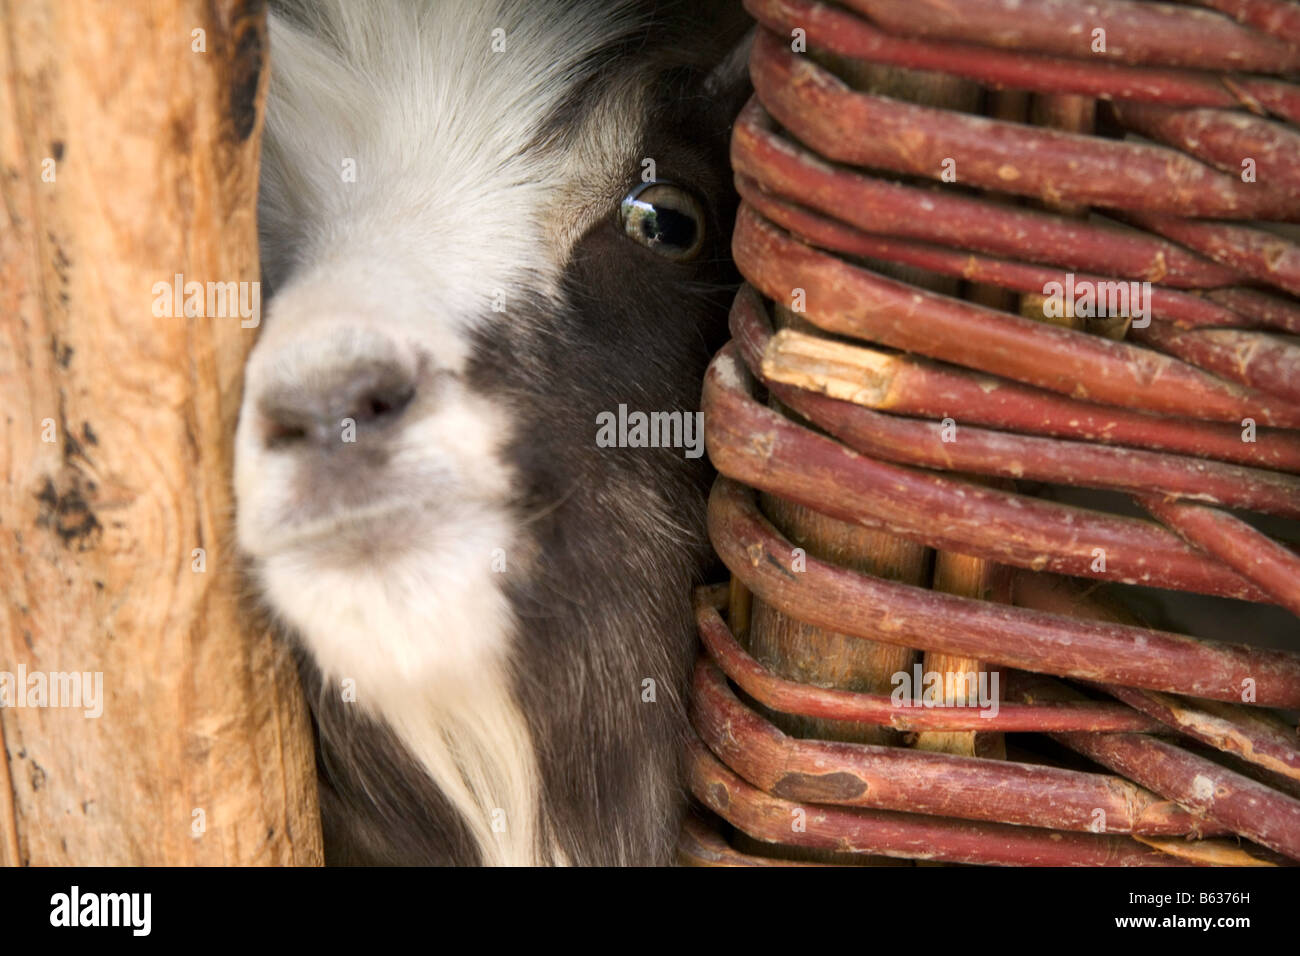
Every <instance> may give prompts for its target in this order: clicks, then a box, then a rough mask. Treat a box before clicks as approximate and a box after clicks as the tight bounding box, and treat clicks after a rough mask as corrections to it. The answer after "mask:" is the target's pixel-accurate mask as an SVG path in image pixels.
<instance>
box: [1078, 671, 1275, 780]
mask: <svg viewBox="0 0 1300 956" xmlns="http://www.w3.org/2000/svg"><path fill="white" fill-rule="evenodd" d="M1101 689H1102V690H1105V691H1107V692H1108V693H1111V694H1114V695H1115V696H1116V697H1118V698H1119V699H1120V700H1122V701H1124V703H1126V704H1128V705H1129V706H1130V707H1132V708H1134V709H1135V710H1137V711H1140V712H1141V713H1143V714H1146V715H1148V716H1150V717H1154V718H1156V719H1157V720H1159V721H1161V722H1162V723H1164V724H1166V725H1167V726H1169V727H1170V728H1171V729H1173V730H1176V731H1178V732H1179V733H1181V734H1185V735H1186V736H1188V737H1192V738H1193V739H1195V740H1199V741H1201V743H1204V744H1208V745H1209V746H1211V747H1214V748H1215V749H1216V750H1222V751H1224V752H1225V753H1230V754H1233V755H1234V756H1237V757H1240V758H1241V759H1242V760H1244V761H1247V762H1248V763H1253V764H1255V765H1257V766H1260V767H1263V768H1265V769H1266V770H1269V771H1272V772H1273V773H1276V774H1281V775H1282V776H1284V777H1288V778H1290V779H1291V780H1296V781H1300V749H1297V747H1296V735H1295V731H1294V730H1292V729H1291V728H1290V727H1285V725H1283V726H1281V727H1279V726H1276V724H1275V723H1274V722H1271V721H1268V720H1266V719H1264V718H1263V716H1260V717H1256V716H1255V715H1251V714H1246V713H1240V714H1232V715H1229V714H1225V713H1223V712H1222V711H1223V710H1227V709H1229V708H1230V707H1231V706H1232V705H1223V704H1211V705H1208V706H1206V707H1202V706H1200V705H1198V704H1197V702H1195V701H1185V700H1182V699H1181V698H1178V697H1171V696H1169V695H1168V694H1158V693H1156V692H1155V691H1150V690H1135V689H1133V688H1131V687H1103V688H1101ZM1211 708H1213V709H1211ZM1242 710H1244V708H1242ZM1252 718H1254V719H1252Z"/></svg>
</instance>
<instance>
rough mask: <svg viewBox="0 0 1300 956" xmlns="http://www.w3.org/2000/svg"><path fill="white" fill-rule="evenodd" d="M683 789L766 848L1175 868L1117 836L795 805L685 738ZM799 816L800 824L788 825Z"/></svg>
mask: <svg viewBox="0 0 1300 956" xmlns="http://www.w3.org/2000/svg"><path fill="white" fill-rule="evenodd" d="M687 750H688V758H687V759H688V774H689V779H690V787H691V792H692V793H694V794H695V796H696V798H697V799H698V800H699V801H700V802H701V803H702V804H704V806H705V807H707V808H708V809H710V810H712V811H713V812H714V813H716V814H717V815H718V816H720V817H722V818H723V819H724V820H726V821H727V822H728V823H730V824H731V825H732V826H734V827H736V828H737V829H739V830H741V831H742V832H744V833H747V834H749V835H750V836H751V837H753V838H754V839H757V840H762V841H764V842H767V843H782V844H786V845H787V846H802V847H810V848H813V849H821V850H834V851H838V852H848V853H860V854H867V855H871V856H892V857H902V858H904V859H908V858H919V859H924V860H938V861H940V862H945V863H969V864H975V865H985V866H1180V865H1183V864H1182V863H1181V861H1179V860H1178V859H1177V858H1176V857H1173V856H1169V855H1167V854H1164V853H1161V852H1159V851H1158V850H1153V849H1151V848H1149V847H1146V846H1143V845H1142V844H1141V843H1138V842H1137V841H1136V840H1133V839H1131V838H1129V837H1123V836H1105V835H1101V834H1092V833H1068V832H1066V833H1061V832H1057V831H1054V830H1045V829H1040V828H1038V827H1021V826H1011V825H1009V824H1005V823H975V822H972V821H969V820H951V819H947V818H944V817H927V816H921V815H919V814H912V813H897V812H894V811H890V810H861V809H856V808H849V807H831V806H825V805H821V804H813V805H803V804H799V803H795V802H794V801H791V800H783V799H781V798H780V797H774V796H771V795H770V794H766V793H763V791H761V790H759V789H758V788H757V787H755V786H753V785H751V784H749V783H747V782H746V781H745V780H743V779H742V778H741V777H740V776H739V775H737V774H736V773H734V772H733V771H731V770H729V769H728V768H727V767H726V765H724V764H723V763H722V762H721V761H719V760H718V758H717V757H715V756H713V754H712V753H710V752H709V749H708V748H707V747H705V746H704V744H702V743H701V742H700V741H699V740H694V739H693V740H691V741H690V743H689V744H688V747H687ZM801 819H802V822H803V826H802V827H801V828H796V827H795V826H793V825H792V824H794V823H795V822H796V821H799V820H801Z"/></svg>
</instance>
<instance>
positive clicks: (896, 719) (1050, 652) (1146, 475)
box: [681, 0, 1300, 866]
mask: <svg viewBox="0 0 1300 956" xmlns="http://www.w3.org/2000/svg"><path fill="white" fill-rule="evenodd" d="M747 6H748V8H749V9H750V11H751V13H753V14H754V16H756V17H757V18H758V20H759V21H760V23H761V24H762V29H761V30H760V33H759V36H758V38H757V41H756V43H755V46H754V50H753V54H752V59H751V72H752V75H753V78H754V83H755V89H756V95H755V97H754V99H753V100H752V101H751V103H750V104H749V106H748V107H747V108H746V109H745V110H744V112H743V113H742V115H741V116H740V118H739V119H738V121H737V124H736V130H735V135H734V139H733V146H732V156H733V163H734V166H735V172H736V180H737V184H738V186H739V189H740V191H741V194H742V196H743V199H744V203H743V205H742V208H741V212H740V215H739V219H738V222H737V228H736V235H735V240H734V250H735V255H736V260H737V263H738V265H739V267H740V269H741V271H742V273H743V274H744V276H745V277H746V279H747V280H748V283H749V284H748V285H747V286H745V287H744V288H743V289H742V291H741V293H740V295H739V296H738V298H737V299H736V302H735V305H734V308H733V311H732V321H731V328H732V335H733V340H732V342H731V343H730V344H728V345H727V347H726V348H725V349H724V350H723V351H722V352H721V353H720V354H719V355H718V356H717V358H716V359H715V360H714V362H713V364H712V366H711V368H710V370H709V373H708V376H707V380H706V383H705V396H704V401H705V414H706V426H707V441H708V447H709V452H710V455H711V457H712V460H713V462H714V463H715V465H716V466H717V468H718V470H719V471H720V472H721V474H722V477H720V479H719V481H718V483H717V485H716V486H715V488H714V491H713V495H712V499H711V503H710V516H709V517H710V531H711V536H712V540H713V543H714V546H715V548H716V549H717V552H718V554H719V555H720V556H721V557H722V559H723V560H724V562H725V563H726V564H727V566H728V567H729V568H730V570H731V572H732V574H733V579H732V583H731V586H730V589H729V590H727V589H716V588H715V589H706V590H702V591H701V592H700V595H699V599H698V602H697V604H698V620H699V627H700V634H701V637H702V639H703V643H704V645H705V647H706V649H707V653H708V656H707V657H706V658H702V659H701V662H700V665H699V667H698V668H697V673H696V686H695V693H696V697H695V704H694V722H695V727H696V730H697V731H698V734H699V741H697V742H696V744H695V746H694V748H693V750H692V756H691V785H692V789H693V791H694V793H695V796H696V797H697V799H698V800H699V802H700V803H701V804H703V805H704V806H705V807H707V808H708V810H709V811H712V813H713V814H716V815H717V816H718V817H721V818H722V819H724V820H725V821H726V822H727V823H728V824H729V825H730V827H731V828H733V829H731V830H729V831H725V832H727V833H728V834H729V836H724V830H725V828H723V829H719V828H718V827H717V826H716V825H714V824H715V823H716V821H713V822H712V823H711V822H710V821H708V820H706V819H705V818H704V816H703V815H701V816H698V817H693V818H692V820H691V821H690V822H689V823H688V825H687V828H686V830H685V832H684V834H683V839H682V844H681V855H682V858H683V860H684V861H686V862H693V863H702V864H727V865H743V864H774V863H789V862H792V861H794V860H802V861H808V860H813V861H816V862H854V861H857V862H861V861H864V860H865V861H870V862H886V861H889V860H898V859H904V860H906V859H915V860H937V861H946V862H955V863H975V864H1002V865H1017V864H1058V865H1059V864H1067V865H1094V864H1126V865H1157V866H1158V865H1167V864H1185V863H1188V862H1195V863H1228V864H1268V863H1285V862H1286V861H1287V860H1288V859H1290V860H1300V799H1297V797H1300V747H1298V746H1297V736H1296V727H1295V725H1294V713H1292V714H1290V715H1288V713H1287V711H1294V710H1296V709H1300V654H1297V653H1295V651H1296V650H1300V637H1298V638H1297V641H1296V643H1295V645H1294V646H1293V647H1292V648H1291V649H1288V650H1274V649H1265V648H1261V647H1256V646H1250V645H1248V644H1247V643H1244V642H1243V643H1240V644H1232V643H1218V642H1212V641H1208V640H1201V639H1196V638H1193V637H1189V636H1185V635H1181V634H1175V633H1170V632H1166V631H1160V630H1153V629H1150V628H1147V627H1144V626H1142V624H1141V623H1140V622H1138V621H1137V620H1136V619H1135V618H1133V617H1131V616H1130V615H1129V613H1128V612H1127V611H1125V610H1124V609H1123V608H1122V607H1121V606H1119V605H1118V604H1115V603H1114V602H1108V601H1106V600H1103V599H1102V598H1101V597H1100V596H1099V595H1098V594H1095V593H1093V592H1094V591H1096V590H1097V587H1096V585H1097V582H1105V583H1106V584H1107V585H1118V586H1120V588H1121V590H1122V588H1123V586H1126V585H1145V586H1150V587H1158V588H1162V589H1167V590H1170V591H1183V592H1197V593H1200V594H1207V595H1214V596H1218V597H1224V598H1235V599H1238V600H1239V601H1240V602H1242V603H1240V604H1238V605H1236V606H1235V607H1234V613H1236V614H1237V615H1239V618H1240V633H1241V636H1242V638H1243V641H1244V640H1245V639H1248V638H1249V636H1250V634H1251V631H1252V629H1253V627H1254V621H1255V620H1256V615H1257V613H1258V605H1260V604H1271V605H1277V606H1280V607H1281V608H1284V609H1286V610H1287V611H1289V612H1290V613H1291V614H1300V557H1297V554H1296V551H1295V550H1294V549H1293V548H1292V547H1289V546H1287V545H1286V544H1285V543H1283V542H1282V541H1280V540H1277V539H1276V538H1274V537H1270V536H1268V535H1266V534H1265V533H1264V532H1263V531H1260V530H1257V526H1258V525H1259V524H1261V522H1259V521H1256V520H1255V518H1254V517H1252V515H1263V516H1270V517H1269V520H1270V521H1272V524H1270V525H1269V527H1280V528H1282V529H1283V530H1282V531H1281V532H1280V534H1281V535H1283V536H1285V535H1286V534H1288V533H1290V532H1292V531H1293V530H1294V527H1295V526H1294V525H1292V524H1288V523H1287V522H1288V521H1292V520H1294V519H1295V518H1297V517H1300V477H1297V475H1300V345H1297V340H1296V339H1294V338H1292V337H1291V336H1293V335H1295V334H1296V333H1298V332H1300V299H1297V298H1296V296H1300V245H1297V243H1296V242H1294V241H1292V239H1291V238H1288V236H1289V235H1294V233H1293V232H1288V229H1289V227H1288V226H1287V225H1286V224H1288V223H1294V222H1297V221H1300V173H1297V169H1296V165H1295V159H1296V157H1297V156H1300V131H1298V130H1297V128H1296V124H1297V123H1300V86H1297V85H1295V84H1294V83H1292V82H1289V81H1288V79H1287V78H1288V77H1294V76H1295V75H1296V74H1297V72H1300V8H1298V7H1297V6H1296V5H1295V4H1292V3H1286V2H1280V0H1201V2H1198V3H1183V4H1169V3H1148V2H1129V0H1111V2H1107V0H1100V2H1096V3H1089V4H1079V3H1070V2H1062V0H1020V2H1018V3H1014V4H1013V3H1008V2H1005V0H965V2H963V3H960V4H952V3H947V2H941V0H846V2H845V3H843V5H830V4H826V3H820V2H816V0H748V2H747ZM1060 486H1076V487H1080V488H1091V489H1099V490H1101V491H1103V492H1109V493H1110V495H1109V496H1107V497H1105V498H1099V499H1098V500H1105V501H1107V502H1111V501H1113V502H1115V505H1114V506H1113V507H1112V506H1111V505H1107V506H1106V508H1107V510H1100V506H1095V505H1094V506H1089V507H1081V506H1079V505H1076V504H1067V503H1064V502H1062V501H1060V500H1053V499H1052V498H1049V497H1043V496H1041V495H1039V496H1036V495H1035V494H1034V493H1033V492H1035V491H1037V490H1041V489H1043V488H1059V487H1060ZM1056 497H1058V498H1059V497H1060V496H1059V495H1058V496H1056ZM1274 533H1275V534H1278V532H1274ZM1102 590H1105V589H1102ZM1244 602H1253V603H1244ZM724 613H725V620H724ZM1273 613H1274V614H1276V613H1277V612H1276V611H1274V612H1273ZM1295 633H1296V634H1297V635H1300V627H1297V628H1296V629H1295ZM963 674H969V675H974V677H975V678H976V679H977V680H978V681H984V682H985V683H982V684H978V685H974V684H971V683H970V682H969V681H968V682H966V683H962V682H961V680H960V675H963ZM900 675H901V678H900ZM913 675H915V678H917V679H922V678H923V679H924V680H925V681H927V682H928V684H927V687H928V689H929V690H933V691H934V695H933V698H932V699H926V698H925V697H924V696H923V692H922V687H921V686H920V685H919V684H918V685H917V686H914V687H911V688H910V689H909V690H908V691H907V693H905V694H903V695H900V694H899V693H897V692H896V690H897V688H898V687H899V686H900V685H906V684H907V683H908V682H909V681H912V682H913V683H915V681H914V680H913ZM929 675H938V676H937V677H935V678H933V680H932V679H931V678H930V676H929ZM995 676H996V684H994V677H995ZM728 679H729V680H728ZM987 685H992V689H993V691H994V692H995V694H994V696H993V699H996V702H997V703H996V706H989V704H990V697H989V695H988V693H987V692H988V690H989V686H987ZM980 691H984V692H985V693H983V694H981V693H980ZM928 703H935V704H937V706H925V704H928ZM981 704H982V705H983V706H977V705H981ZM1008 734H1011V735H1012V736H1011V737H1010V738H1008V736H1007V735H1008Z"/></svg>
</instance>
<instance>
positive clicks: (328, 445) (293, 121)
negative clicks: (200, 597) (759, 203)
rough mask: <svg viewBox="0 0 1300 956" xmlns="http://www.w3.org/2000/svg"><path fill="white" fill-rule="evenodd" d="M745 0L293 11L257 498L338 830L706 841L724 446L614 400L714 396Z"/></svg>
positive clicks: (253, 476) (457, 842)
mask: <svg viewBox="0 0 1300 956" xmlns="http://www.w3.org/2000/svg"><path fill="white" fill-rule="evenodd" d="M694 6H695V7H699V6H700V5H698V4H696V5H694ZM703 7H705V8H707V7H709V4H707V3H706V4H704V5H703ZM699 17H703V18H704V21H705V22H704V23H701V22H700V21H699V20H698V18H699ZM693 18H695V19H694V21H693ZM728 19H729V15H723V16H718V15H715V14H711V13H709V12H707V11H705V12H704V13H700V12H698V10H697V12H695V13H693V14H692V15H691V16H688V15H687V14H686V13H685V12H683V11H681V10H678V9H677V8H676V7H675V5H673V4H664V3H657V4H656V3H649V2H647V3H637V2H630V0H628V2H591V3H584V2H578V0H445V2H436V0H434V2H430V0H426V2H418V0H383V2H378V0H377V2H366V3H357V2H353V0H329V2H322V3H314V4H305V3H304V4H302V5H294V6H292V7H291V8H289V9H285V10H279V11H277V12H276V13H274V14H273V15H272V21H271V46H272V74H273V78H272V83H271V90H270V96H269V103H268V112H267V127H266V140H265V146H264V151H263V177H262V197H261V204H260V208H259V218H260V227H261V232H262V240H263V274H264V278H265V279H266V280H267V281H268V282H269V283H270V285H271V287H272V288H273V290H274V296H273V298H272V300H271V302H270V304H269V307H268V314H267V319H266V322H265V325H264V328H263V330H262V333H261V337H260V339H259V341H258V343H257V345H256V346H255V348H254V350H253V352H252V354H251V356H250V358H249V361H248V365H247V369H246V377H245V394H244V404H243V409H242V412H241V416H240V424H239V431H238V434H237V437H236V476H235V481H236V493H237V499H238V521H237V527H238V535H239V541H240V545H241V547H242V549H243V550H244V552H245V553H246V554H247V555H248V557H249V559H250V568H251V576H252V580H253V581H254V583H255V585H256V587H257V590H258V592H259V594H260V595H261V596H262V598H263V603H264V604H265V605H266V606H267V607H268V608H269V609H270V611H271V612H272V613H273V614H274V615H275V616H276V617H277V618H278V619H279V620H280V621H281V622H282V623H283V624H284V625H285V627H286V629H287V630H288V631H290V632H291V633H292V634H293V635H295V636H296V638H297V643H298V645H299V647H300V648H301V649H302V651H303V652H304V653H303V674H304V679H305V683H306V684H307V686H308V690H309V698H310V699H311V700H312V705H313V709H314V712H315V717H316V723H317V730H318V741H319V747H318V750H319V753H318V757H319V762H320V766H321V785H322V786H321V796H322V813H323V818H324V823H325V828H326V843H327V856H328V858H330V859H332V860H335V861H346V862H368V861H373V862H475V861H482V862H490V863H493V862H516V863H529V862H549V861H571V862H579V863H585V862H601V863H615V862H662V861H665V860H667V859H668V858H670V855H671V846H672V842H673V839H674V836H675V829H676V824H677V820H678V818H679V814H680V808H681V803H682V793H681V786H680V781H679V777H678V752H679V746H680V742H681V737H682V735H683V734H684V732H685V706H684V696H685V693H686V681H687V675H688V672H689V668H690V664H691V647H692V644H693V638H692V628H691V624H690V612H689V606H688V599H689V590H690V587H691V585H692V583H693V582H694V581H696V580H698V578H699V576H700V572H701V569H702V566H703V562H704V560H705V555H706V553H707V549H706V547H705V544H704V536H703V530H702V515H703V501H704V489H705V483H706V481H707V475H706V474H705V473H704V465H703V460H702V459H699V458H691V457H688V456H687V455H685V454H683V449H680V448H677V449H670V448H644V449H634V448H602V447H598V445H597V442H596V431H597V421H598V416H599V415H600V414H601V413H602V412H613V411H614V410H616V409H617V408H618V407H619V405H626V406H628V407H629V408H631V409H633V410H642V411H647V412H648V411H663V412H673V411H682V412H688V411H693V410H694V409H696V408H698V389H699V380H700V378H701V375H702V372H703V368H704V365H705V362H706V361H707V358H708V355H709V354H710V352H711V351H712V349H713V348H714V347H715V346H716V345H717V344H719V342H720V340H721V338H722V337H723V324H724V316H725V301H726V298H727V296H726V283H728V282H730V281H731V277H730V273H729V266H728V265H727V255H726V248H727V241H728V231H729V224H730V213H731V211H732V209H731V207H730V202H729V201H728V200H726V199H720V198H719V197H727V196H729V195H730V188H729V182H728V180H729V176H728V173H727V170H726V162H725V141H726V135H725V134H726V128H727V125H728V117H729V116H730V115H732V114H733V113H734V109H735V107H736V106H737V105H738V104H737V103H736V102H735V100H734V98H733V97H734V95H735V92H736V90H735V88H734V87H733V86H732V85H731V83H729V82H727V83H719V76H720V74H719V73H718V72H717V71H714V73H713V74H712V75H709V74H708V73H707V72H706V70H705V68H704V66H703V64H705V63H706V62H713V63H716V62H718V61H719V60H721V59H722V57H721V55H720V53H721V49H722V47H721V46H720V44H721V43H722V41H723V39H724V38H725V40H726V42H732V41H734V40H735V39H737V37H736V36H735V35H734V33H735V32H736V31H735V30H734V27H733V25H732V24H730V23H729V22H727V21H728ZM715 41H716V42H715ZM682 49H693V50H694V51H696V52H697V53H698V60H699V62H692V60H693V59H694V57H693V56H684V55H682V54H681V53H680V52H674V51H680V50H682ZM723 75H725V71H724V74H723ZM651 172H652V173H653V177H654V178H655V179H656V180H658V181H662V182H664V183H666V185H661V186H655V187H647V188H645V189H642V190H641V191H640V192H639V194H638V195H637V196H636V198H635V200H633V201H629V202H623V201H622V200H623V199H624V197H625V196H628V195H629V194H630V193H632V192H633V191H634V190H637V189H639V188H640V187H642V183H643V181H644V179H646V178H647V176H646V175H645V174H646V173H651ZM647 216H648V218H647ZM650 682H653V683H650Z"/></svg>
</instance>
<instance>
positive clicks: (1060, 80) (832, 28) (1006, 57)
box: [745, 0, 1300, 110]
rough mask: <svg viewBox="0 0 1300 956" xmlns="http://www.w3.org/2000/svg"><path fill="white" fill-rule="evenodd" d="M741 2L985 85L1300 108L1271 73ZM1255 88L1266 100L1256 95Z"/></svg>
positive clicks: (818, 39)
mask: <svg viewBox="0 0 1300 956" xmlns="http://www.w3.org/2000/svg"><path fill="white" fill-rule="evenodd" d="M745 9H746V10H748V11H749V12H750V14H751V15H753V17H754V18H755V19H756V20H758V21H759V22H760V23H762V24H763V25H764V26H766V27H768V28H769V29H771V30H772V31H773V32H774V33H779V34H781V35H783V36H789V35H791V31H792V30H795V29H801V30H804V31H806V35H807V39H808V44H809V46H810V47H812V48H814V49H820V50H828V51H830V52H832V53H837V54H839V55H840V56H847V57H854V58H856V59H861V60H870V61H871V62H873V63H881V64H889V65H891V66H901V67H906V68H909V69H916V70H933V71H937V72H940V73H948V74H951V75H955V76H963V77H966V78H968V79H972V80H975V81H976V82H979V83H983V84H984V85H986V86H995V87H1001V88H1005V89H1016V90H1032V91H1033V92H1036V93H1073V94H1077V95H1082V96H1087V97H1093V98H1102V99H1115V100H1128V99H1134V100H1146V101H1151V102H1157V103H1166V104H1169V105H1172V106H1217V107H1223V108H1232V107H1238V106H1246V107H1248V108H1254V109H1261V110H1262V109H1265V108H1268V106H1275V105H1276V101H1278V100H1281V101H1283V103H1284V106H1283V108H1285V103H1286V102H1288V101H1293V102H1295V103H1296V104H1297V109H1300V87H1296V86H1294V85H1292V84H1288V83H1284V82H1281V81H1277V80H1264V79H1258V78H1254V77H1252V78H1250V82H1249V83H1247V84H1237V83H1225V82H1224V78H1223V77H1221V76H1216V75H1214V74H1209V73H1206V72H1204V71H1201V70H1185V69H1177V68H1174V69H1161V68H1152V67H1144V66H1129V65H1127V64H1123V63H1117V62H1115V61H1113V60H1104V61H1103V60H1097V59H1095V58H1094V62H1086V61H1082V60H1068V59H1062V58H1060V57H1052V56H1043V55H1040V54H1037V53H1029V52H1024V51H1016V52H1008V51H1005V50H998V49H995V48H993V47H987V46H975V45H973V44H966V43H948V42H943V41H938V42H936V41H930V40H917V39H912V38H910V37H902V36H895V35H893V34H890V33H886V32H885V31H883V30H880V29H878V28H876V27H874V26H872V25H871V24H870V23H868V22H867V21H866V20H863V19H862V18H861V17H859V16H855V15H854V14H852V13H850V12H848V11H847V10H844V9H841V8H840V7H835V6H831V5H830V4H827V3H823V2H820V0H745ZM1257 84H1259V86H1258V88H1256V85H1257ZM1261 96H1263V97H1264V99H1265V100H1266V101H1267V102H1262V101H1261V99H1260V97H1261Z"/></svg>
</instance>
